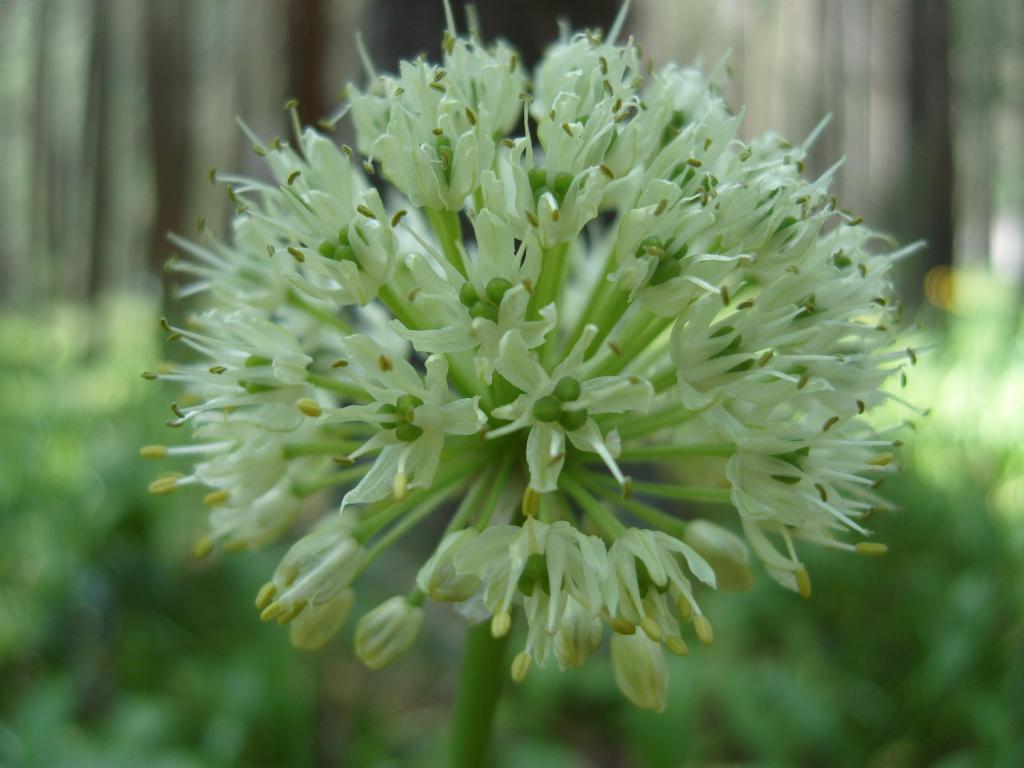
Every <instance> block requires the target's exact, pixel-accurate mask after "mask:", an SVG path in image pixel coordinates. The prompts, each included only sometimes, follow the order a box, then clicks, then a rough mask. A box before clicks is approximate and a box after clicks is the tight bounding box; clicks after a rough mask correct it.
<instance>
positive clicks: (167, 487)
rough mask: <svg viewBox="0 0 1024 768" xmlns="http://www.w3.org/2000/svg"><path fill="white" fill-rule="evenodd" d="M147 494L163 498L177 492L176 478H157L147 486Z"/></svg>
mask: <svg viewBox="0 0 1024 768" xmlns="http://www.w3.org/2000/svg"><path fill="white" fill-rule="evenodd" d="M148 490H149V492H150V493H152V494H154V495H156V496H163V495H164V494H167V493H172V492H174V491H176V490H178V477H177V476H171V477H158V478H157V479H156V480H154V481H153V482H151V483H150V484H149V489H148Z"/></svg>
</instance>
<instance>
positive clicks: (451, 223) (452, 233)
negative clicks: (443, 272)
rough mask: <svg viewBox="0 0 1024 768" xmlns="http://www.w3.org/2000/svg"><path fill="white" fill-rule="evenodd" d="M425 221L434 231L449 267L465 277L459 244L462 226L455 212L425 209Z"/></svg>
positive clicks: (464, 266) (464, 267)
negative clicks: (449, 263) (426, 220)
mask: <svg viewBox="0 0 1024 768" xmlns="http://www.w3.org/2000/svg"><path fill="white" fill-rule="evenodd" d="M426 211H427V219H429V220H430V226H431V227H433V229H434V235H435V236H436V237H437V240H438V242H439V243H440V244H441V251H442V252H443V253H444V257H445V258H446V259H448V261H449V262H451V265H452V266H453V267H455V268H456V269H457V270H459V274H461V275H462V276H463V277H466V275H467V274H468V273H467V272H466V265H465V264H464V263H463V261H462V252H461V251H460V250H459V244H460V243H461V242H462V225H461V224H460V223H459V214H458V212H457V211H445V210H441V209H438V208H427V209H426Z"/></svg>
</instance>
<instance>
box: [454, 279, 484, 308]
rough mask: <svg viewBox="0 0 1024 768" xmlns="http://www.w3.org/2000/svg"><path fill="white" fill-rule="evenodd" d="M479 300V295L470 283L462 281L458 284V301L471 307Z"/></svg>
mask: <svg viewBox="0 0 1024 768" xmlns="http://www.w3.org/2000/svg"><path fill="white" fill-rule="evenodd" d="M479 300H480V297H479V296H477V293H476V288H474V287H473V284H472V283H463V284H462V285H461V286H459V301H461V302H462V303H463V304H465V305H466V306H467V307H472V306H473V305H474V304H476V303H477V302H478V301H479Z"/></svg>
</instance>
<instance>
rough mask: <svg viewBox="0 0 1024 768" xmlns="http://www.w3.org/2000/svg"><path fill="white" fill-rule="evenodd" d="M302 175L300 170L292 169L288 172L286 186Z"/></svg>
mask: <svg viewBox="0 0 1024 768" xmlns="http://www.w3.org/2000/svg"><path fill="white" fill-rule="evenodd" d="M301 175H302V171H292V172H291V173H289V174H288V186H289V187H290V186H291V185H292V184H294V183H295V180H296V179H297V178H299V176H301Z"/></svg>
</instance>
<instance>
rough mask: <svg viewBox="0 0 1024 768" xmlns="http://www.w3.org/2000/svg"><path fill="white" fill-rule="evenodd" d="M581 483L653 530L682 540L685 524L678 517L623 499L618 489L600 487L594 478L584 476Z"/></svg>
mask: <svg viewBox="0 0 1024 768" xmlns="http://www.w3.org/2000/svg"><path fill="white" fill-rule="evenodd" d="M582 479H583V482H584V483H585V484H586V487H587V488H588V489H589V490H590V491H592V492H593V493H596V494H598V495H599V496H602V497H604V498H605V499H607V500H608V501H609V502H610V503H612V504H617V505H618V506H620V507H622V508H623V509H624V510H626V511H627V512H632V513H633V514H634V515H636V516H637V517H639V518H640V519H641V520H643V521H644V522H647V523H650V524H651V525H653V526H654V527H655V528H660V529H661V530H663V531H666V532H668V533H671V534H672V535H673V536H677V537H678V538H682V537H683V536H684V535H685V533H686V523H685V522H683V521H682V520H680V519H679V518H678V517H675V516H673V515H670V514H668V513H667V512H662V511H661V510H660V509H658V508H657V507H652V506H651V505H650V504H644V503H643V502H642V501H637V500H636V499H624V498H622V494H621V493H619V492H618V489H617V488H616V489H612V488H610V487H608V486H604V485H601V484H600V483H595V482H594V477H593V476H589V475H585V476H584V477H583V478H582Z"/></svg>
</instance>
